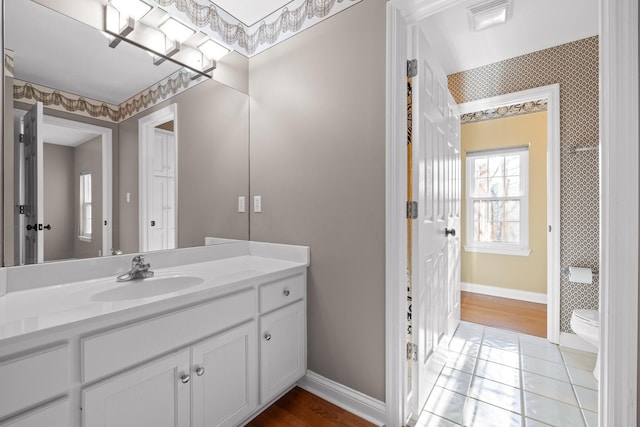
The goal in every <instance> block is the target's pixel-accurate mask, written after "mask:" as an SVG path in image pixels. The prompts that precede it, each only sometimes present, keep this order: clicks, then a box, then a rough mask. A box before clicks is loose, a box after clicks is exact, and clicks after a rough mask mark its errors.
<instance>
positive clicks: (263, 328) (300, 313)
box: [260, 301, 307, 403]
mask: <svg viewBox="0 0 640 427" xmlns="http://www.w3.org/2000/svg"><path fill="white" fill-rule="evenodd" d="M306 369H307V344H306V321H305V301H299V302H297V303H295V304H292V305H289V306H286V307H284V308H281V309H280V310H277V311H274V312H273V313H270V314H267V315H265V316H262V318H261V319H260V402H261V403H266V402H267V401H269V399H271V398H272V397H274V396H275V395H277V394H278V393H280V392H281V391H283V390H284V389H285V388H286V387H287V386H289V385H291V384H293V383H294V382H295V381H297V380H299V379H300V378H302V377H303V376H304V374H305V372H306Z"/></svg>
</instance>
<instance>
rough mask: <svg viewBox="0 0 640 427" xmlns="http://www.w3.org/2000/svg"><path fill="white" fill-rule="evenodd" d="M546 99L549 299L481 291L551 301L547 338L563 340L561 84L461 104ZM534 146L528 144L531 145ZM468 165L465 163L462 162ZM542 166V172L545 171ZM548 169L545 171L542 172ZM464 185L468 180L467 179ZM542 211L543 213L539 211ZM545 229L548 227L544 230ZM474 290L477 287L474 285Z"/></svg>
mask: <svg viewBox="0 0 640 427" xmlns="http://www.w3.org/2000/svg"><path fill="white" fill-rule="evenodd" d="M537 100H545V101H546V109H547V117H546V141H547V144H546V150H545V151H546V153H545V154H544V167H543V168H542V171H546V174H545V175H546V200H547V208H546V212H545V214H546V226H545V227H544V228H546V232H547V236H546V241H547V242H546V248H544V249H546V274H545V275H546V277H545V279H546V284H547V286H546V287H547V289H546V299H542V300H541V296H540V295H535V294H533V293H527V292H522V291H520V292H517V291H511V292H508V291H506V292H505V291H500V292H501V294H496V292H495V291H499V289H495V288H493V289H492V288H489V289H486V288H485V289H481V292H483V293H487V294H490V295H494V296H502V297H506V298H509V297H511V298H514V299H526V300H528V301H530V302H543V303H546V304H547V333H546V335H547V339H548V340H549V341H551V342H552V343H555V344H558V343H560V274H561V272H560V271H561V269H560V86H559V85H558V84H553V85H549V86H544V87H539V88H534V89H529V90H525V91H520V92H514V93H510V94H506V95H500V96H495V97H491V98H485V99H482V100H478V101H472V102H466V103H463V104H459V105H458V107H459V113H460V114H461V115H464V114H470V113H476V112H479V111H487V110H497V109H499V108H501V107H505V106H512V105H524V104H525V103H527V102H530V101H537ZM530 148H531V147H528V149H530ZM462 167H464V165H463V166H462ZM542 171H540V170H539V172H542ZM542 173H544V172H542ZM463 185H464V183H463ZM538 215H540V213H538ZM543 232H544V231H543ZM463 282H464V281H463ZM467 289H468V288H467ZM471 290H476V289H475V288H472V289H471Z"/></svg>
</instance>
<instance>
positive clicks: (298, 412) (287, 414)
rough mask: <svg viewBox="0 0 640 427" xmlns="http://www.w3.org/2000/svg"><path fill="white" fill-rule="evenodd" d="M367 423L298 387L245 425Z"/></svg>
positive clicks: (316, 426)
mask: <svg viewBox="0 0 640 427" xmlns="http://www.w3.org/2000/svg"><path fill="white" fill-rule="evenodd" d="M289 426H290V427H333V426H348V427H369V426H374V424H371V423H370V422H368V421H365V420H363V419H362V418H359V417H357V416H355V415H353V414H352V413H350V412H347V411H345V410H344V409H342V408H339V407H338V406H336V405H334V404H332V403H329V402H327V401H326V400H323V399H320V398H319V397H317V396H315V395H313V394H311V393H309V392H308V391H306V390H303V389H301V388H300V387H295V388H294V389H293V390H291V391H290V392H289V393H287V394H285V395H284V396H282V397H281V398H280V399H279V400H278V401H276V402H275V403H274V404H273V405H271V406H270V407H269V408H268V409H267V410H265V411H264V412H263V413H262V414H260V415H258V416H257V417H256V418H254V419H253V421H251V422H250V423H249V424H247V427H289Z"/></svg>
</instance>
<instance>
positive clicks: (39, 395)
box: [0, 344, 69, 425]
mask: <svg viewBox="0 0 640 427" xmlns="http://www.w3.org/2000/svg"><path fill="white" fill-rule="evenodd" d="M68 387H69V346H68V345H67V344H60V345H55V346H52V347H49V348H46V349H44V350H41V351H34V352H31V353H28V354H26V355H22V356H18V357H13V358H11V359H9V360H7V361H4V362H2V363H0V418H2V417H5V416H7V415H10V414H15V413H19V412H20V411H21V410H24V409H27V408H30V407H34V406H35V405H38V404H40V403H44V402H46V401H48V400H51V399H53V398H56V397H57V396H62V395H64V394H65V393H66V392H67V388H68ZM60 412H62V411H55V413H53V415H51V416H53V417H58V416H57V414H58V413H60ZM34 413H35V412H34ZM39 416H40V417H41V416H42V415H39ZM62 421H64V419H63V418H59V417H58V421H57V422H58V424H59V425H64V424H62ZM0 425H2V424H0ZM7 425H23V424H7ZM52 425H55V424H52Z"/></svg>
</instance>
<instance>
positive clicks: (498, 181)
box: [489, 177, 504, 197]
mask: <svg viewBox="0 0 640 427" xmlns="http://www.w3.org/2000/svg"><path fill="white" fill-rule="evenodd" d="M489 195H491V196H494V197H502V196H504V178H503V177H499V178H491V179H490V180H489Z"/></svg>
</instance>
